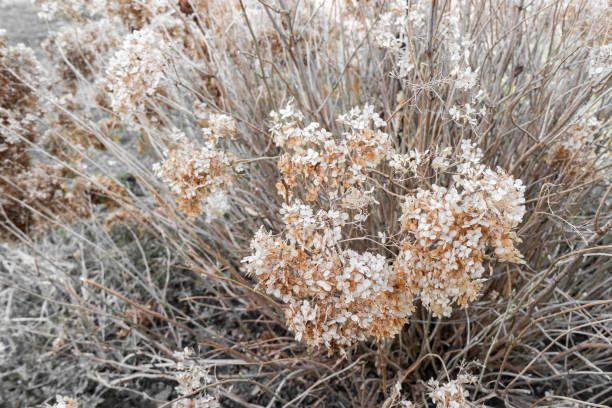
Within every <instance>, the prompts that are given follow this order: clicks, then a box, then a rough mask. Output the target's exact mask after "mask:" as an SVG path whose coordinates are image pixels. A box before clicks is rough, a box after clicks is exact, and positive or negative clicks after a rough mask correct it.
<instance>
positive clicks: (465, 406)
mask: <svg viewBox="0 0 612 408" xmlns="http://www.w3.org/2000/svg"><path fill="white" fill-rule="evenodd" d="M475 382H476V378H475V377H474V376H472V375H468V374H460V375H459V376H458V377H457V379H456V380H451V381H449V382H447V383H446V384H443V385H440V382H439V381H437V380H434V379H433V378H432V379H431V380H429V381H428V382H427V385H428V387H429V393H428V396H429V398H430V399H431V401H432V402H433V403H434V404H436V408H471V407H473V406H474V405H473V404H472V403H471V402H470V401H469V400H468V397H469V393H468V391H467V390H466V389H465V388H464V387H465V385H467V384H474V383H475Z"/></svg>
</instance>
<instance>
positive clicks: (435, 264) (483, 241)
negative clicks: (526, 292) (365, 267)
mask: <svg viewBox="0 0 612 408" xmlns="http://www.w3.org/2000/svg"><path fill="white" fill-rule="evenodd" d="M461 149H462V153H461V155H460V157H459V163H458V164H457V165H456V173H457V174H456V175H455V176H454V185H452V186H451V187H449V188H444V187H440V186H437V185H435V184H434V185H433V186H432V189H431V190H424V189H421V188H419V189H418V190H417V193H416V195H413V196H408V197H407V198H406V201H405V203H404V205H403V207H402V211H403V215H402V218H401V220H402V223H403V226H404V229H405V231H407V232H408V233H409V236H408V237H407V239H406V240H404V242H403V243H402V244H401V246H402V250H401V252H400V254H399V256H398V258H397V261H396V262H395V268H396V269H397V270H398V272H401V273H403V274H405V275H406V276H407V279H408V285H409V286H410V288H411V290H412V291H413V293H414V294H415V295H420V296H421V302H422V303H423V305H424V306H425V307H427V308H428V309H429V310H431V311H432V312H433V313H434V314H435V315H436V316H439V317H441V316H450V314H451V313H452V310H453V309H452V304H453V303H455V302H456V303H458V304H459V305H461V306H466V305H467V304H468V303H469V302H470V301H473V300H474V299H475V298H476V297H477V296H478V294H479V290H480V288H481V286H482V279H481V278H482V276H483V273H484V271H485V268H484V266H483V261H484V254H485V251H486V249H487V248H488V247H489V246H492V247H493V248H494V249H495V255H496V256H497V257H498V258H499V259H500V260H503V261H508V262H515V263H520V262H522V260H521V255H520V253H519V252H518V251H517V250H516V248H515V247H514V243H515V242H520V240H519V239H518V237H517V236H516V233H515V232H514V231H513V229H514V228H516V226H517V225H518V224H519V222H520V221H521V220H522V218H523V215H524V213H525V206H524V196H523V194H524V186H523V185H522V183H521V181H520V180H515V179H513V178H512V177H511V176H508V175H506V174H505V173H504V172H503V171H502V170H501V169H498V170H497V171H496V172H494V171H492V170H491V169H489V168H487V167H486V166H484V165H482V164H481V163H480V161H481V159H482V152H481V151H480V149H477V148H476V147H475V146H473V145H472V144H470V143H469V142H467V141H464V142H463V143H462V146H461Z"/></svg>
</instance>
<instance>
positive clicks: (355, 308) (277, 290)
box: [244, 205, 413, 349]
mask: <svg viewBox="0 0 612 408" xmlns="http://www.w3.org/2000/svg"><path fill="white" fill-rule="evenodd" d="M287 211H288V213H289V214H293V215H290V216H288V218H289V219H288V220H287V221H286V222H287V223H288V224H287V230H288V232H287V235H288V236H287V237H286V238H283V237H273V236H272V235H271V234H270V233H268V232H266V231H264V230H263V229H260V230H259V232H258V233H257V234H256V236H255V237H254V239H253V240H252V241H251V247H252V249H253V255H252V256H250V257H247V258H245V260H244V261H245V263H246V270H247V272H248V273H251V274H253V275H255V276H257V278H258V280H259V282H260V285H261V287H262V288H263V289H264V290H265V291H266V292H267V293H269V294H272V295H274V296H276V297H278V298H280V299H282V300H283V302H285V303H286V304H287V306H286V308H285V318H286V320H287V324H288V326H289V329H290V330H292V331H293V332H295V334H296V339H297V340H298V341H304V342H305V343H306V344H308V345H309V346H311V347H320V346H325V347H327V348H328V349H333V348H335V347H339V346H340V347H342V346H348V345H350V344H353V343H355V342H358V341H363V340H365V339H366V338H367V337H370V336H374V337H377V338H382V337H389V336H393V335H395V334H396V333H397V332H398V331H399V330H400V329H401V328H402V327H403V325H404V323H405V317H406V316H408V315H410V314H411V313H412V310H413V306H412V297H411V295H410V293H409V292H408V291H407V290H406V285H405V282H404V281H403V279H401V277H398V276H396V275H395V274H394V273H393V270H392V268H391V267H390V266H389V264H388V261H387V259H386V258H385V257H383V256H381V255H378V254H373V253H370V252H364V253H357V252H355V251H352V250H350V249H348V250H344V251H341V250H338V249H337V245H336V243H337V241H338V239H339V238H340V236H339V233H340V230H339V229H338V228H337V227H338V226H339V225H344V224H345V222H344V221H343V220H345V219H346V218H347V217H346V216H344V215H343V214H342V213H334V212H327V213H325V212H319V213H318V214H316V215H315V216H313V215H312V211H310V210H308V209H307V208H304V206H303V205H297V208H295V209H294V210H293V211H291V210H287ZM294 217H299V219H293V218H294ZM286 218H287V217H286ZM334 224H336V227H333V225H334ZM326 226H327V228H326Z"/></svg>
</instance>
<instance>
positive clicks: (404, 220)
mask: <svg viewBox="0 0 612 408" xmlns="http://www.w3.org/2000/svg"><path fill="white" fill-rule="evenodd" d="M302 121H303V117H302V115H301V114H300V113H298V112H295V111H294V110H293V109H292V108H291V106H288V107H287V108H285V109H282V110H280V111H279V112H273V113H272V123H273V124H272V128H271V133H272V136H273V138H274V141H275V143H276V144H277V146H279V147H280V148H281V149H282V151H283V154H282V155H281V157H280V159H279V161H278V168H279V171H280V176H281V177H280V181H279V183H278V184H277V188H278V190H279V193H280V194H281V195H282V196H283V197H284V198H285V204H283V206H282V208H281V209H280V213H281V216H282V221H283V223H284V228H283V230H282V232H281V233H280V234H279V235H272V233H271V232H268V231H265V230H264V229H263V228H262V229H260V230H259V232H257V234H256V235H255V237H254V238H253V240H252V241H251V247H252V255H251V256H248V257H246V258H245V259H244V263H245V269H246V271H247V273H249V274H252V275H253V276H256V277H257V279H258V281H259V285H260V287H261V288H262V289H263V290H265V291H266V293H268V294H271V295H273V296H275V297H277V298H279V299H281V300H282V301H283V302H284V303H285V304H286V308H285V318H286V320H287V324H288V326H289V328H290V329H291V330H292V331H294V332H295V333H296V338H297V339H298V340H302V341H304V342H305V343H306V344H307V345H309V346H312V347H319V346H325V347H326V348H328V349H333V348H335V347H341V346H346V345H350V344H352V343H354V342H357V341H362V340H365V339H366V338H368V337H376V338H383V337H390V336H393V335H395V334H396V333H398V332H399V331H400V330H401V328H402V327H403V325H404V323H405V321H406V318H407V317H408V316H410V315H411V314H412V312H413V311H414V300H415V299H416V298H417V297H418V298H420V299H421V302H422V304H423V306H424V307H426V308H427V309H429V310H431V311H432V312H433V313H434V314H435V315H437V316H440V317H441V316H449V315H450V314H451V312H452V310H453V309H452V305H453V304H454V303H458V304H459V305H461V306H466V305H467V304H468V303H469V302H470V301H472V300H474V299H475V298H476V297H477V295H478V293H479V289H480V287H481V284H482V283H481V278H482V276H483V274H484V271H485V267H484V265H483V263H484V256H485V253H486V251H487V250H488V248H490V247H492V248H493V249H494V253H495V255H496V256H497V258H498V259H500V260H503V261H510V262H521V256H520V254H519V252H518V251H517V250H516V248H514V243H515V242H518V241H519V239H518V237H517V236H516V233H515V232H514V228H516V226H517V225H518V223H519V222H520V221H521V220H522V218H523V215H524V212H525V208H524V199H523V192H524V187H523V185H522V183H521V181H520V180H515V179H513V178H512V177H510V176H508V175H507V174H505V173H504V172H503V170H501V169H497V170H496V171H493V170H491V169H489V168H487V167H486V166H484V165H483V164H482V163H481V161H482V152H481V151H480V149H478V148H476V147H475V146H474V145H473V144H471V143H470V142H468V141H464V142H463V143H462V144H461V146H460V148H459V149H456V151H455V152H454V156H453V157H452V160H451V157H450V156H451V155H452V154H453V152H452V149H450V148H446V149H442V151H441V152H440V153H439V154H437V155H434V154H429V153H428V152H424V153H419V152H417V151H414V152H410V153H405V154H400V153H398V152H396V151H395V150H394V149H393V148H392V145H391V138H390V136H389V135H388V134H386V133H384V132H383V131H382V130H381V129H382V128H383V127H384V126H385V125H386V124H385V122H384V121H383V120H382V119H381V118H380V117H379V115H378V114H376V113H375V112H374V109H373V107H371V106H365V107H364V108H362V109H359V108H355V109H352V110H351V111H350V112H348V113H347V114H345V115H340V116H339V118H338V122H339V123H340V124H341V126H342V129H343V130H342V131H341V134H339V135H334V134H332V133H331V132H329V131H327V130H325V129H323V128H322V127H321V126H320V125H319V124H317V123H311V124H309V125H307V126H305V127H302V126H301V125H300V124H301V122H302ZM426 163H430V166H431V167H432V168H433V169H435V171H436V172H439V173H440V174H442V173H444V174H446V179H448V180H449V185H448V186H447V187H442V186H438V185H436V184H433V185H429V183H426V182H423V184H422V185H421V186H420V187H418V188H417V189H416V191H415V193H413V194H412V193H411V194H409V195H405V196H404V198H403V200H399V199H398V198H397V197H399V196H398V195H393V196H390V195H389V194H388V193H387V190H386V189H385V188H384V185H383V183H381V182H380V179H377V175H378V177H380V175H381V174H383V175H384V173H382V172H381V171H380V170H377V168H378V169H383V168H384V167H383V166H388V167H386V168H391V169H394V170H395V172H396V173H397V174H400V176H403V175H405V174H406V172H408V171H411V172H413V173H416V170H417V169H418V168H419V166H422V165H425V164H426ZM414 178H417V177H414ZM375 197H376V198H379V197H380V198H381V199H382V200H385V201H387V202H390V203H396V205H397V206H398V207H399V208H398V210H399V211H401V213H402V216H401V217H400V218H399V219H394V220H389V221H388V222H389V224H388V225H383V226H382V227H383V230H384V228H389V229H392V227H393V223H398V222H401V224H402V230H401V232H400V233H399V234H396V236H394V237H392V239H389V240H388V241H387V239H386V238H385V236H384V234H382V237H381V235H379V236H378V237H377V239H374V238H373V236H374V237H376V233H375V232H374V231H371V232H370V231H369V228H371V226H369V227H368V226H366V223H365V221H366V220H367V218H368V216H369V213H368V211H376V208H375V207H374V204H375V203H376V200H375ZM302 200H304V201H302ZM305 203H308V204H305ZM379 227H380V226H378V227H376V228H377V229H378V228H379ZM364 242H366V243H367V242H369V243H372V244H370V245H368V244H365V246H364Z"/></svg>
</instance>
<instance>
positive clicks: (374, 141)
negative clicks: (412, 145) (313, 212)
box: [270, 105, 390, 201]
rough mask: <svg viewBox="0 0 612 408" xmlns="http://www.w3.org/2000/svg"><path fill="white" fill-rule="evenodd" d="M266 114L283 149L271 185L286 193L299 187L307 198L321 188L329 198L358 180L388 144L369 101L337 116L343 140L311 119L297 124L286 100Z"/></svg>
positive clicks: (291, 193) (288, 195)
mask: <svg viewBox="0 0 612 408" xmlns="http://www.w3.org/2000/svg"><path fill="white" fill-rule="evenodd" d="M271 117H272V123H273V125H272V127H271V129H270V131H271V133H272V136H273V138H274V142H275V143H276V145H277V146H279V147H281V148H284V149H285V152H284V154H283V155H282V156H281V158H280V160H279V162H278V168H279V170H280V172H281V175H282V178H281V181H280V182H279V183H278V184H277V185H276V187H277V190H278V192H279V194H281V195H282V196H284V197H286V198H287V199H290V198H292V197H293V196H294V195H295V194H294V193H304V195H305V199H306V200H307V201H315V200H316V199H317V197H318V195H319V192H321V191H322V193H324V194H327V195H328V196H329V197H330V198H331V199H336V198H338V197H341V196H343V195H344V194H345V193H347V192H348V191H349V190H350V189H351V188H353V187H358V186H360V185H361V184H363V182H364V181H365V179H366V177H365V172H364V170H365V169H367V168H374V167H376V166H377V165H378V164H379V163H380V162H381V160H383V159H384V157H385V154H386V152H387V151H388V150H389V149H390V139H389V135H387V134H386V133H384V132H382V131H381V130H380V127H382V126H383V125H384V124H385V123H384V121H383V120H382V119H381V118H380V116H379V115H378V114H376V113H375V112H374V108H373V107H372V106H368V105H366V106H365V107H364V108H363V109H359V108H354V109H353V110H351V111H350V112H349V113H347V114H345V115H340V116H339V118H338V122H339V123H340V124H342V125H344V126H345V129H346V131H345V132H344V134H343V138H342V140H336V139H335V138H334V135H333V134H332V133H330V132H328V131H327V130H325V129H323V128H322V127H321V126H320V125H319V124H318V123H316V122H313V123H310V124H309V125H307V126H306V127H300V122H301V120H302V114H301V113H299V112H295V111H294V110H293V108H292V106H291V105H288V106H287V107H285V108H284V109H281V110H280V111H279V112H272V114H271ZM298 186H300V187H299V188H298ZM351 191H354V190H351Z"/></svg>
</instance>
